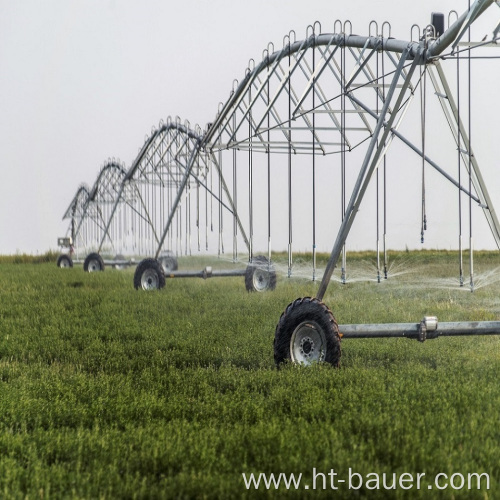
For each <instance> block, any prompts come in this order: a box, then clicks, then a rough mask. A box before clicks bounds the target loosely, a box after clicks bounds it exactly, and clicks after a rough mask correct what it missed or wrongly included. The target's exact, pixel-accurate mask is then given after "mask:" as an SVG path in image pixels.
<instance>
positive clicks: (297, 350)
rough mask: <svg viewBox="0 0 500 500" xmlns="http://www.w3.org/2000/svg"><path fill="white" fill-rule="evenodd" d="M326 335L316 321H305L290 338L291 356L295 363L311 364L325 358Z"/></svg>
mask: <svg viewBox="0 0 500 500" xmlns="http://www.w3.org/2000/svg"><path fill="white" fill-rule="evenodd" d="M325 353H326V336H325V333H324V332H323V330H322V329H321V327H320V326H319V325H318V324H317V323H316V322H315V321H304V322H302V323H300V325H299V326H297V328H295V330H294V332H293V333H292V337H291V339H290V357H291V360H292V361H293V362H294V363H299V364H303V365H310V364H311V363H314V362H322V361H324V360H325Z"/></svg>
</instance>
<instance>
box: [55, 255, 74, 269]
mask: <svg viewBox="0 0 500 500" xmlns="http://www.w3.org/2000/svg"><path fill="white" fill-rule="evenodd" d="M57 267H63V268H66V267H73V259H72V258H71V257H70V256H69V255H67V254H61V255H59V257H58V258H57Z"/></svg>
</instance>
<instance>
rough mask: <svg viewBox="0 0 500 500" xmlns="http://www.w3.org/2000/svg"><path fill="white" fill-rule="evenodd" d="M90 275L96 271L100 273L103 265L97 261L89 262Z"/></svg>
mask: <svg viewBox="0 0 500 500" xmlns="http://www.w3.org/2000/svg"><path fill="white" fill-rule="evenodd" d="M88 270H89V273H93V272H95V271H100V270H101V264H100V263H99V261H98V260H97V259H92V260H91V261H89V267H88Z"/></svg>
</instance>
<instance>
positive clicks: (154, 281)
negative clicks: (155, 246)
mask: <svg viewBox="0 0 500 500" xmlns="http://www.w3.org/2000/svg"><path fill="white" fill-rule="evenodd" d="M141 286H142V289H143V290H156V289H158V288H159V287H160V280H159V278H158V274H157V272H156V271H155V270H154V269H146V270H145V271H144V272H143V273H142V276H141Z"/></svg>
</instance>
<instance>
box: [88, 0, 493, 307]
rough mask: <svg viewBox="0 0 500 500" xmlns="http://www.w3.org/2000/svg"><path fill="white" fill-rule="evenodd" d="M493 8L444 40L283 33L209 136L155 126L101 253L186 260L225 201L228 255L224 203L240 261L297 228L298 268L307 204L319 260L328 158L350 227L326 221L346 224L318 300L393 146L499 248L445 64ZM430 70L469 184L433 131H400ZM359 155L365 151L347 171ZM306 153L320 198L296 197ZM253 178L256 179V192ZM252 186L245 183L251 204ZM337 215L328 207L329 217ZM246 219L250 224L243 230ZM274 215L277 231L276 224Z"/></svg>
mask: <svg viewBox="0 0 500 500" xmlns="http://www.w3.org/2000/svg"><path fill="white" fill-rule="evenodd" d="M492 3H493V1H492V0H484V1H477V2H475V3H474V4H473V5H472V7H471V9H470V10H469V11H467V12H465V13H464V14H462V16H460V17H458V16H457V20H456V21H455V23H454V24H453V25H452V26H450V27H449V28H448V29H447V30H445V32H444V33H443V34H442V35H440V36H439V37H437V38H436V36H435V33H434V30H433V29H432V28H431V29H425V30H424V31H423V33H424V36H423V37H421V38H420V40H418V41H407V40H398V39H395V38H392V37H391V35H390V33H389V34H388V33H384V25H383V26H382V30H381V31H382V32H379V33H377V31H378V27H377V28H376V29H375V33H374V34H373V35H372V34H371V33H370V35H369V36H358V35H353V34H351V33H348V31H349V30H348V29H346V24H344V25H342V24H340V32H336V33H333V34H331V33H321V32H317V30H318V26H317V25H314V26H313V27H311V29H310V30H309V32H308V36H307V37H306V39H304V40H302V41H296V40H295V39H292V36H291V35H289V36H288V37H285V39H284V43H283V47H282V48H281V49H280V50H277V51H271V50H269V49H268V50H266V51H264V53H263V59H262V61H261V62H260V63H259V64H252V65H251V67H250V68H249V69H248V70H247V72H246V74H245V76H244V78H243V80H242V81H241V83H239V84H237V85H236V86H235V87H234V88H233V91H232V92H231V94H230V96H229V99H228V100H227V102H226V103H225V104H223V105H221V107H220V108H219V113H218V114H217V115H216V117H215V120H214V121H213V122H212V123H211V124H209V125H208V126H207V130H206V132H205V133H204V132H203V131H202V130H201V129H200V127H198V126H196V127H194V128H191V127H190V125H189V123H188V122H184V123H182V122H181V120H180V119H178V118H176V119H174V120H172V119H168V120H167V121H166V122H165V123H160V126H159V127H158V128H155V129H154V130H152V133H151V135H150V136H149V137H147V138H146V140H145V142H144V144H143V146H142V148H141V149H140V151H139V154H138V156H137V158H136V159H135V160H134V162H133V163H132V165H131V167H130V168H129V170H128V171H127V172H126V173H125V175H124V176H123V177H122V179H123V182H122V183H121V185H120V187H119V189H118V190H114V191H113V194H112V196H110V198H111V203H110V204H109V207H110V212H109V216H108V217H107V218H103V220H106V221H107V223H106V224H105V227H104V228H103V229H102V231H101V233H100V234H101V235H102V237H101V240H100V243H99V248H98V250H99V251H103V250H104V251H107V250H108V249H109V248H120V249H121V252H123V253H125V252H128V253H129V254H135V255H152V254H154V255H156V256H158V254H159V252H160V251H161V250H162V249H166V248H169V249H172V250H175V251H176V252H177V253H178V254H179V253H181V252H182V248H184V251H185V252H186V253H190V249H191V235H192V233H195V232H196V233H197V240H198V249H200V248H201V247H202V246H203V245H202V244H201V240H200V232H202V231H201V230H200V228H201V227H202V226H203V220H202V219H203V215H204V216H205V217H204V218H205V221H204V225H205V234H204V236H205V240H206V246H207V248H208V232H209V229H208V228H209V227H210V231H213V226H214V217H213V215H212V211H213V210H212V203H213V202H214V200H215V202H216V203H217V206H218V208H219V214H218V220H219V236H218V240H219V252H220V249H221V246H222V247H223V245H221V241H222V231H223V229H222V226H223V219H222V216H221V207H223V208H224V209H227V210H228V211H229V212H230V213H231V216H232V218H233V220H232V227H233V255H237V252H234V249H235V248H236V247H237V238H239V237H242V238H243V240H244V242H245V244H246V246H247V248H248V250H249V253H250V255H251V254H252V250H253V238H254V234H255V232H256V230H255V229H256V227H257V226H258V225H260V226H261V229H262V227H263V228H265V232H266V233H267V234H266V236H267V240H268V250H269V254H270V253H271V228H272V227H273V226H274V227H276V226H277V225H279V226H282V227H284V226H286V223H285V221H287V222H288V227H287V230H288V231H287V232H288V251H289V272H290V269H291V264H292V262H291V253H292V243H293V237H292V235H293V231H292V229H293V226H294V223H293V222H292V215H293V213H294V212H295V213H296V212H297V211H298V209H297V206H299V209H300V210H301V211H302V210H303V206H304V205H305V204H309V205H310V208H311V210H310V211H311V214H312V215H311V219H310V221H311V226H312V229H311V231H312V248H313V249H314V250H313V253H314V251H315V248H316V218H315V217H316V216H315V214H316V205H318V206H319V205H320V202H319V201H318V200H319V198H318V193H319V191H320V188H321V187H322V186H320V185H319V183H318V182H317V181H316V177H315V176H316V173H315V172H316V170H317V169H318V165H320V163H318V162H320V161H325V162H327V163H324V164H323V165H326V169H325V170H324V171H328V172H331V171H333V170H336V171H340V179H338V181H334V182H333V183H331V184H330V187H328V188H326V190H325V191H324V192H326V197H327V198H329V199H335V198H338V199H339V200H340V205H341V220H340V221H337V220H333V218H332V219H331V220H329V223H328V228H330V227H338V225H340V229H339V231H338V234H337V237H336V242H335V245H334V249H333V251H332V256H331V259H330V262H329V264H328V268H327V271H326V272H325V276H324V278H323V282H322V285H321V288H320V293H319V295H318V297H319V298H321V297H322V295H323V293H324V291H325V289H326V284H327V283H328V281H329V279H330V277H331V272H332V270H333V268H334V267H335V265H336V262H337V259H338V257H339V254H340V252H341V249H342V247H343V245H344V243H345V239H346V237H347V234H348V233H349V231H350V228H351V226H352V223H353V220H354V217H355V214H356V213H357V211H358V210H359V206H360V203H361V200H362V199H363V197H364V194H365V192H366V190H367V188H368V185H369V183H370V180H371V179H372V177H373V176H374V175H375V174H377V175H378V170H379V166H380V165H383V164H384V162H385V158H386V154H387V151H388V149H389V147H390V145H391V144H392V142H393V141H394V139H397V140H399V141H401V142H402V143H403V144H404V145H405V146H407V147H408V148H410V149H411V150H412V151H413V152H415V153H416V154H417V155H418V156H419V157H420V158H421V159H422V164H423V166H425V165H429V166H431V167H432V168H433V169H435V170H436V171H437V172H439V173H440V174H441V175H443V176H444V177H445V178H446V179H447V180H448V181H450V182H451V183H452V184H454V185H455V186H456V187H457V188H458V189H459V190H461V191H462V192H464V193H465V194H466V195H467V196H469V197H470V198H471V199H473V200H474V201H475V202H477V203H478V204H479V205H480V206H481V208H482V209H483V211H484V213H485V216H486V219H487V220H488V223H489V224H490V227H491V229H492V233H493V236H494V238H495V241H496V242H497V245H499V246H500V225H499V223H498V220H497V217H496V214H495V212H494V210H493V206H492V203H491V200H490V197H489V195H488V192H487V189H486V186H485V183H484V181H483V180H482V177H481V173H480V171H479V166H478V164H477V159H476V157H475V155H474V154H473V151H472V147H471V144H470V141H469V139H468V137H467V133H466V130H465V127H464V126H463V124H461V122H460V113H459V112H458V109H457V103H456V101H455V100H454V98H453V92H452V90H451V87H450V85H449V84H448V82H447V80H446V77H445V74H444V72H443V70H442V67H441V60H440V56H441V55H442V54H443V52H444V51H445V50H446V49H447V47H449V46H450V45H452V44H453V47H454V48H456V47H457V44H458V43H459V42H460V39H461V37H462V36H463V33H464V32H465V31H464V30H466V29H467V28H468V27H469V26H470V24H471V23H472V22H473V21H474V20H475V19H476V18H477V17H478V16H479V15H480V14H482V13H483V12H484V11H485V10H486V8H488V7H489V6H490V5H491V4H492ZM335 26H337V23H336V24H335ZM347 27H348V26H347ZM318 31H321V30H320V29H319V30H318ZM370 31H372V26H370ZM427 75H428V76H429V81H430V84H429V86H430V85H432V86H433V87H434V90H435V94H434V95H433V96H430V97H429V100H430V99H433V100H434V103H435V104H436V105H437V106H441V107H442V109H443V111H444V114H445V117H446V120H447V122H448V124H449V126H450V129H451V131H452V135H453V140H454V142H455V145H456V147H457V149H458V150H459V151H460V152H461V155H462V158H461V162H462V164H463V165H462V167H461V168H464V169H465V170H466V172H467V173H468V174H469V175H470V178H471V183H470V186H467V185H464V184H463V183H461V182H460V181H459V180H457V179H456V178H454V174H451V173H450V172H447V171H446V169H444V168H443V167H442V165H439V164H438V162H437V161H436V160H435V159H434V158H432V155H431V154H429V152H428V151H427V150H426V147H425V141H424V140H423V139H422V137H421V132H422V129H424V130H425V126H422V127H420V126H417V127H413V128H414V129H415V130H416V131H417V133H416V134H415V137H412V136H411V135H410V136H409V135H408V132H407V131H405V132H404V133H403V132H401V124H402V123H403V121H404V120H403V119H404V118H405V116H406V115H407V113H408V112H409V110H410V107H411V104H412V102H413V101H414V100H415V97H418V96H419V95H420V100H419V103H420V108H421V111H422V110H424V109H425V101H426V98H425V97H424V96H425V95H426V91H425V87H424V83H423V82H425V81H426V77H427ZM427 94H429V92H427ZM417 110H418V108H417ZM417 116H418V111H417ZM424 122H425V120H423V121H422V123H424ZM259 152H261V153H264V155H260V158H261V160H260V163H261V164H262V165H261V166H259V160H257V157H259V155H254V153H259ZM350 152H352V153H354V154H355V155H357V156H355V158H356V160H355V162H351V163H350V164H349V161H348V160H347V153H350ZM271 153H281V155H282V156H281V157H282V158H283V157H284V158H285V161H284V162H281V166H280V165H278V167H277V166H276V163H279V162H277V161H275V160H274V159H273V160H271ZM301 154H303V155H308V156H309V157H310V160H307V161H310V162H311V163H310V165H309V166H308V167H307V168H308V169H309V168H310V172H311V177H312V189H311V192H312V195H311V196H309V195H307V196H304V195H303V193H305V186H303V185H299V186H298V187H299V189H300V190H301V191H299V193H300V194H299V196H300V198H299V199H298V200H297V187H296V186H295V184H294V182H295V181H294V180H293V174H292V172H294V169H295V165H296V164H298V161H297V160H295V158H296V157H297V156H299V155H301ZM243 155H245V156H243ZM262 158H264V159H265V160H262ZM323 159H324V160H323ZM328 162H329V163H328ZM300 165H301V166H302V165H303V164H300ZM283 166H284V168H283ZM332 167H334V168H332ZM280 168H281V170H280ZM259 169H260V170H259ZM349 170H351V171H353V172H354V173H355V175H354V176H353V180H352V186H349V190H351V188H352V191H351V194H350V196H347V191H346V188H345V185H346V184H345V179H346V176H347V173H346V172H348V171H349ZM242 171H243V172H244V175H242ZM384 171H385V168H384ZM256 172H258V173H256ZM122 174H123V172H122ZM273 176H274V177H273ZM254 178H257V179H258V182H257V184H256V187H255V189H254ZM242 179H243V180H242ZM329 182H331V181H329ZM335 183H337V184H338V185H339V186H340V189H337V191H335V192H333V190H332V187H331V186H332V185H335ZM242 184H246V185H245V190H246V194H245V195H244V196H243V203H242V190H241V186H242ZM377 186H378V184H377ZM307 189H309V187H307ZM272 190H273V191H274V190H278V191H281V192H286V193H287V196H285V198H284V201H283V199H281V200H280V201H277V198H276V197H275V196H274V195H273V193H272ZM201 193H203V195H202V194H201ZM238 193H239V194H240V200H239V201H238ZM260 193H261V194H262V196H263V198H264V201H263V202H262V201H260V202H259V203H257V201H256V199H254V196H255V198H256V197H257V196H258V195H259V194H260ZM377 196H378V187H377ZM317 198H318V200H317ZM377 203H378V201H377ZM257 205H258V206H257ZM266 206H267V212H266ZM271 206H272V207H273V210H275V211H276V208H277V209H278V212H279V210H280V209H283V208H284V211H282V212H280V213H278V215H276V214H274V215H272V214H271ZM209 207H210V208H209ZM377 207H378V205H377ZM259 210H260V212H259ZM332 210H333V209H332V208H331V207H328V211H332ZM377 210H378V208H377ZM209 211H210V215H209ZM273 217H274V219H273ZM215 218H217V217H215ZM209 219H210V220H209ZM242 220H245V221H248V223H247V222H245V224H242ZM276 220H277V221H278V223H277V224H276V223H275V222H273V221H276ZM192 224H194V226H195V229H192V227H191V226H192ZM226 227H227V224H226ZM116 228H118V229H116ZM120 228H121V229H120ZM254 230H255V231H254ZM308 230H309V228H308ZM247 235H248V237H247ZM330 236H331V235H330ZM384 237H385V235H384ZM377 238H378V214H377ZM313 276H314V275H313Z"/></svg>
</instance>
